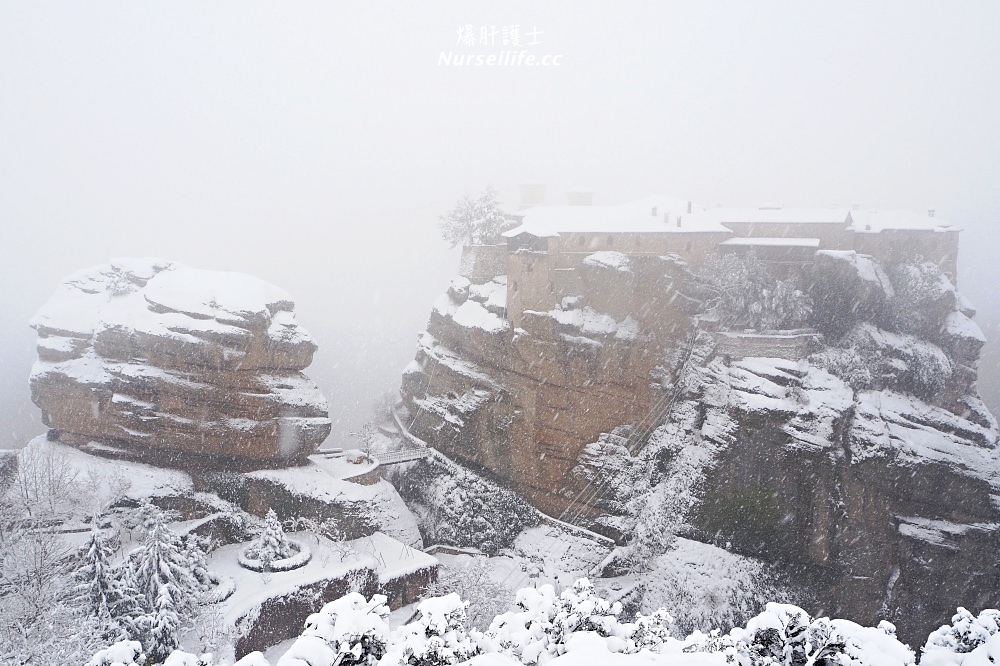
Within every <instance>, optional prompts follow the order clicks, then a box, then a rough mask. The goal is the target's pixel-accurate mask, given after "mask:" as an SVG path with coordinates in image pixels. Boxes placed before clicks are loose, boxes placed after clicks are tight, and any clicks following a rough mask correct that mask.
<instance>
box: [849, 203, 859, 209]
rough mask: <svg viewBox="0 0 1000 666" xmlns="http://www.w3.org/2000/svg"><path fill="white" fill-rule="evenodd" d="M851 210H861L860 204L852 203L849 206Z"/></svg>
mask: <svg viewBox="0 0 1000 666" xmlns="http://www.w3.org/2000/svg"><path fill="white" fill-rule="evenodd" d="M851 210H861V204H854V205H853V206H851Z"/></svg>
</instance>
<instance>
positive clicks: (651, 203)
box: [503, 195, 729, 238]
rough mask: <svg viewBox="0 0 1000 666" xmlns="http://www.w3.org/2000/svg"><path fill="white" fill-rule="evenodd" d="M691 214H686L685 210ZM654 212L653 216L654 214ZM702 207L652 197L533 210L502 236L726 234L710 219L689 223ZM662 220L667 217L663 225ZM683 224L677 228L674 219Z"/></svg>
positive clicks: (686, 202)
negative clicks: (680, 217)
mask: <svg viewBox="0 0 1000 666" xmlns="http://www.w3.org/2000/svg"><path fill="white" fill-rule="evenodd" d="M689 205H690V206H691V207H692V213H691V214H688V212H687V210H688V206H689ZM654 209H655V213H654ZM704 210H705V209H704V208H703V207H702V206H697V205H692V204H691V203H690V202H688V201H686V200H683V199H677V198H675V197H667V196H662V195H652V196H648V197H644V198H642V199H637V200H636V201H631V202H629V203H626V204H621V205H617V206H535V207H534V208H529V209H528V210H526V211H524V218H523V220H522V222H521V225H520V226H518V227H515V228H514V229H511V230H510V231H507V232H505V233H504V234H503V235H504V236H505V237H507V238H512V237H514V236H519V235H521V234H531V235H532V236H537V237H539V238H546V237H552V236H558V235H559V234H564V233H691V232H694V233H698V232H716V233H728V232H729V229H726V228H725V227H723V226H722V225H720V224H719V223H718V222H717V221H716V220H714V219H703V220H701V221H700V222H697V223H690V222H689V220H694V219H696V218H698V217H699V216H698V215H697V213H700V212H703V211H704ZM664 216H667V220H666V221H665V219H664ZM678 216H682V217H683V222H682V225H681V226H680V227H678V226H677V223H676V221H677V217H678Z"/></svg>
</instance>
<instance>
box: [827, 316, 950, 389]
mask: <svg viewBox="0 0 1000 666" xmlns="http://www.w3.org/2000/svg"><path fill="white" fill-rule="evenodd" d="M812 358H813V360H815V361H816V363H817V364H818V365H819V366H820V367H822V368H824V369H825V370H828V371H829V372H830V373H831V374H833V375H836V376H837V377H840V378H841V379H843V380H844V381H845V382H847V384H848V385H850V386H851V388H853V389H855V390H856V391H865V390H872V389H883V388H890V387H891V388H894V389H896V390H899V391H903V392H906V393H910V394H912V395H915V396H917V397H919V398H924V399H926V398H930V397H932V396H933V395H934V394H935V393H937V392H938V391H940V390H941V389H942V388H943V387H944V386H945V384H946V383H947V381H948V379H949V378H950V377H951V374H952V364H951V361H950V360H949V359H948V356H947V355H946V354H945V353H944V352H943V351H942V350H941V348H940V347H938V346H937V345H934V344H932V343H930V342H927V341H925V340H921V339H920V338H917V337H915V336H913V335H910V334H907V333H891V332H889V331H883V330H880V329H878V328H876V327H875V326H874V325H872V324H869V323H864V324H859V325H858V326H856V327H854V329H852V330H851V331H850V332H849V333H848V334H847V335H845V336H844V337H843V338H842V339H841V341H840V343H839V344H838V346H837V347H830V348H828V349H825V350H824V351H822V352H820V353H818V354H815V355H814V356H813V357H812Z"/></svg>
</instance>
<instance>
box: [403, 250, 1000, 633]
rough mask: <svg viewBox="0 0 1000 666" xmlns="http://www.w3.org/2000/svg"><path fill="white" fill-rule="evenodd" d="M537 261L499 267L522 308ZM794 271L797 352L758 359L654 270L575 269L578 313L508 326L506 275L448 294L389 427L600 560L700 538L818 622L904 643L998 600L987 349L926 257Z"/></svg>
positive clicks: (608, 260) (997, 507)
mask: <svg viewBox="0 0 1000 666" xmlns="http://www.w3.org/2000/svg"><path fill="white" fill-rule="evenodd" d="M536 254H540V253H532V252H526V251H523V250H522V251H519V252H514V253H512V254H511V256H510V257H509V261H508V269H509V270H511V269H512V267H514V268H517V269H518V273H519V275H521V276H522V277H521V280H520V284H519V285H518V287H519V289H520V290H521V291H522V292H524V291H526V290H529V289H536V290H541V291H547V290H549V289H550V287H551V285H549V284H546V283H541V284H534V283H525V280H526V279H529V278H526V277H525V276H531V275H534V274H536V273H537V271H535V272H533V271H532V270H531V267H530V266H525V265H522V264H527V263H530V262H531V261H533V260H534V258H535V255H536ZM807 270H808V272H807V273H806V274H805V275H804V276H803V277H804V279H805V280H806V282H807V283H811V284H812V285H813V287H812V296H813V302H814V304H815V311H814V317H813V321H812V326H813V329H812V330H810V331H809V332H808V335H809V336H811V338H812V341H811V342H810V343H809V345H808V348H807V349H805V351H803V350H801V349H798V348H797V347H796V348H795V350H793V351H794V352H795V353H794V354H789V355H788V357H786V358H773V357H769V358H762V357H760V353H759V350H760V349H772V350H777V351H779V352H780V350H781V349H782V345H780V344H778V343H779V342H781V340H783V339H784V338H785V337H788V336H787V335H781V334H775V333H744V332H738V333H739V335H736V336H735V337H732V339H730V338H725V345H720V344H719V343H720V340H722V339H723V338H724V337H725V336H726V335H731V334H730V333H723V332H717V331H712V330H710V326H709V325H708V324H707V323H704V322H703V323H701V324H699V323H698V318H697V317H695V316H693V315H694V314H695V313H696V312H698V310H699V303H698V298H697V296H698V281H697V280H696V279H694V278H693V276H691V274H690V273H688V272H687V270H686V269H685V268H684V266H683V265H682V264H680V263H678V262H677V261H676V260H673V259H671V258H669V257H667V258H642V259H641V261H640V260H639V258H637V257H635V256H625V255H621V254H619V253H611V252H600V253H594V255H592V256H588V257H587V258H585V259H584V260H583V261H582V263H581V265H580V266H579V267H577V268H575V269H574V276H575V277H574V280H575V282H574V284H575V285H576V286H577V288H578V289H579V297H577V298H562V300H561V302H558V303H553V305H552V308H551V309H550V310H548V311H537V310H536V311H532V310H527V311H525V312H523V313H519V314H518V315H517V316H518V317H519V319H518V321H517V322H516V324H514V325H512V323H511V322H510V321H509V320H508V319H507V318H506V317H505V314H507V315H509V314H510V313H509V312H507V313H505V311H504V309H503V303H504V294H505V291H506V287H507V280H506V278H505V277H504V276H497V277H494V278H493V279H492V280H490V281H484V280H482V278H480V279H478V280H477V281H478V282H479V284H473V283H471V282H470V281H469V280H468V279H465V278H457V279H456V281H455V282H453V284H452V287H451V289H449V292H448V294H446V295H444V296H442V297H441V299H439V301H437V302H436V303H435V306H434V312H433V313H432V315H431V319H430V323H429V325H428V330H427V332H426V333H424V334H423V335H422V336H421V338H420V346H419V348H418V352H417V357H416V360H415V361H414V362H413V363H412V364H411V365H410V366H408V367H407V369H406V370H405V371H404V377H403V384H402V393H403V399H404V403H405V405H406V407H407V410H408V411H409V415H408V416H407V422H406V423H407V425H408V426H409V427H410V429H411V430H412V431H413V432H414V433H415V434H417V435H418V436H419V437H421V438H422V439H424V440H426V441H427V442H428V443H430V444H431V445H433V446H435V447H436V448H438V449H440V450H441V451H443V452H445V453H447V454H448V455H449V456H450V457H452V458H454V459H457V460H459V461H462V462H465V463H466V464H469V465H471V466H473V467H475V468H476V469H480V470H482V469H485V470H486V471H488V472H489V473H491V474H492V475H493V476H494V477H498V478H500V479H501V480H503V481H504V482H506V483H507V484H509V485H510V486H511V487H512V488H514V489H516V490H518V491H519V492H521V493H523V494H524V495H525V496H526V497H527V498H528V499H529V500H530V501H531V502H532V503H533V504H535V506H537V507H538V508H540V509H542V510H543V511H546V512H548V513H550V514H552V515H556V516H559V517H562V518H563V520H567V521H571V522H575V523H578V524H581V525H583V526H585V527H589V528H591V529H594V530H595V531H599V532H602V533H604V534H607V535H609V536H612V537H614V538H615V539H616V540H617V541H618V542H619V544H621V545H622V548H621V557H622V559H626V560H631V561H632V563H635V561H636V560H637V559H638V560H643V559H644V558H645V559H647V560H648V559H649V558H650V557H655V556H656V555H658V554H660V553H664V552H665V551H666V552H667V555H663V556H664V557H666V556H668V555H669V551H670V549H671V548H672V546H671V544H672V543H673V535H679V536H684V537H687V538H690V539H696V540H698V541H702V542H706V543H712V544H715V545H718V546H721V547H724V548H726V549H728V550H731V551H734V552H737V553H740V554H743V555H749V556H753V557H757V558H760V559H762V560H764V561H766V562H769V563H771V564H773V565H774V566H776V567H778V568H779V569H780V570H781V571H783V572H784V573H786V574H787V575H788V576H789V577H790V578H792V579H795V582H796V583H797V584H798V585H800V586H801V587H804V588H806V589H807V590H808V591H809V593H810V594H811V595H813V596H814V597H815V598H816V599H818V600H819V603H818V605H814V606H813V610H815V611H817V612H819V611H822V613H823V614H834V615H837V616H841V617H847V618H850V619H853V620H856V621H858V622H862V623H865V624H873V623H875V622H876V621H877V620H878V619H888V620H890V621H898V622H899V624H900V626H904V627H906V631H907V632H909V633H908V634H907V635H906V636H903V638H904V640H911V641H917V640H922V639H923V637H924V636H925V635H926V634H927V633H928V632H929V631H930V630H932V629H934V628H936V627H937V626H939V625H941V624H942V623H944V622H946V621H947V620H948V618H949V617H950V616H951V614H952V613H953V612H954V609H955V607H956V606H959V605H963V606H966V607H969V608H976V609H978V608H983V607H989V606H996V605H997V604H1000V562H998V561H997V558H996V553H997V552H998V550H1000V500H998V498H1000V449H998V440H1000V431H998V428H997V423H996V420H995V419H994V418H993V416H992V415H991V414H990V413H989V411H988V410H987V409H986V408H985V406H984V405H983V403H982V401H981V400H980V399H979V397H978V395H977V392H976V378H977V363H978V357H979V351H980V349H981V348H982V345H983V344H984V342H985V340H984V338H983V335H982V333H981V331H980V330H979V328H978V326H976V324H975V323H974V322H973V321H972V319H971V317H972V316H973V314H974V311H973V310H972V308H971V306H969V304H968V303H967V302H966V301H964V299H962V297H961V296H960V295H959V294H958V293H957V291H956V290H955V288H954V286H953V285H952V284H951V283H950V281H949V280H948V279H947V277H945V276H944V274H943V273H942V272H941V270H940V269H939V268H938V267H937V266H935V265H933V264H927V263H921V261H920V260H918V259H914V260H909V261H905V262H904V261H901V262H900V263H899V264H895V265H888V264H887V265H880V263H879V262H878V261H876V260H875V259H874V258H872V257H871V256H868V255H861V254H857V253H855V252H831V251H821V252H819V253H817V256H816V257H815V260H814V262H813V263H812V265H811V266H809V267H808V269H807ZM512 286H513V284H512ZM540 299H541V297H540V296H538V295H537V294H535V300H540ZM779 338H780V339H779ZM775 354H777V352H775ZM612 568H613V567H612ZM800 603H801V604H803V605H810V604H809V602H808V600H802V601H801V602H800ZM904 618H905V619H904Z"/></svg>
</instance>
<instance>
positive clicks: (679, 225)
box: [677, 215, 683, 229]
mask: <svg viewBox="0 0 1000 666" xmlns="http://www.w3.org/2000/svg"><path fill="white" fill-rule="evenodd" d="M682 217H683V216H681V215H678V216H677V228H678V229H680V228H681V219H682Z"/></svg>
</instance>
